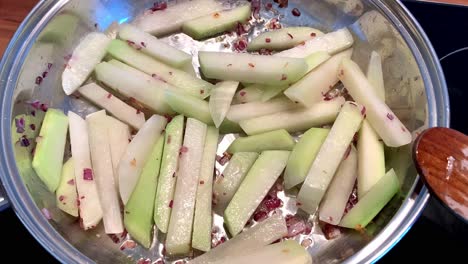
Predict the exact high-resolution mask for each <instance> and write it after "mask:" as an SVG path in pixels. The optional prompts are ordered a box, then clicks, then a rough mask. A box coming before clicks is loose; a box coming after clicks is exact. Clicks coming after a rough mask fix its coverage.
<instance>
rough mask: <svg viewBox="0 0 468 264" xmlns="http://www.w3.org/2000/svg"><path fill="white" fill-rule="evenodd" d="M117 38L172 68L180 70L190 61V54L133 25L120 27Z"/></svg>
mask: <svg viewBox="0 0 468 264" xmlns="http://www.w3.org/2000/svg"><path fill="white" fill-rule="evenodd" d="M119 38H120V39H123V40H126V41H128V42H129V43H130V44H131V45H135V46H136V47H138V48H139V49H140V50H141V52H143V53H145V54H147V55H149V56H151V57H154V58H155V59H157V60H159V61H161V62H164V63H166V64H169V65H170V66H172V67H176V68H181V67H183V66H184V65H186V64H187V63H190V62H191V61H192V56H191V55H190V54H187V53H185V52H183V51H181V50H178V49H176V48H174V47H172V46H171V45H169V44H167V43H165V42H163V41H161V40H159V39H158V38H156V37H154V36H152V35H150V34H148V33H146V32H144V31H142V30H141V29H139V28H137V27H135V26H133V25H129V24H123V25H120V29H119Z"/></svg>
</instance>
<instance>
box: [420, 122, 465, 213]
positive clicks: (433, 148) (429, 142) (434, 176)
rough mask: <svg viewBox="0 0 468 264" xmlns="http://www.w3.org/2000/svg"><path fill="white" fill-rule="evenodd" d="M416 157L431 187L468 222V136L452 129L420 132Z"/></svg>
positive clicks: (434, 192) (438, 128)
mask: <svg viewBox="0 0 468 264" xmlns="http://www.w3.org/2000/svg"><path fill="white" fill-rule="evenodd" d="M413 154H414V155H413V159H414V161H415V163H416V168H417V169H418V172H419V173H420V175H421V176H422V178H423V180H424V182H425V183H426V185H427V186H428V188H429V190H430V191H431V192H432V193H433V194H435V196H436V197H437V198H439V199H440V200H441V201H442V202H443V203H444V204H445V205H446V206H447V207H449V208H450V209H452V210H453V211H454V212H455V213H456V214H457V215H458V216H460V217H461V218H462V219H464V220H465V221H468V137H467V136H466V135H464V134H462V133H460V132H458V131H455V130H453V129H449V128H442V127H436V128H431V129H428V130H426V131H424V132H423V133H421V135H419V137H418V138H417V139H416V142H415V144H414V151H413Z"/></svg>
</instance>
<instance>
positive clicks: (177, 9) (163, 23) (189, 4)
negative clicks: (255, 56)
mask: <svg viewBox="0 0 468 264" xmlns="http://www.w3.org/2000/svg"><path fill="white" fill-rule="evenodd" d="M221 10H223V5H222V3H221V2H218V1H215V0H195V1H186V2H182V3H177V4H175V5H170V6H168V7H167V8H166V9H164V10H157V11H154V12H150V13H147V14H144V15H143V16H141V17H138V18H136V19H135V22H134V24H135V25H136V26H137V27H138V28H140V29H142V30H144V31H146V32H148V33H151V34H153V35H155V36H158V37H159V36H164V35H167V34H169V33H173V32H176V31H180V30H181V29H182V24H183V23H184V22H186V21H189V20H192V19H195V18H197V17H201V16H204V15H208V14H211V13H213V12H215V11H221Z"/></svg>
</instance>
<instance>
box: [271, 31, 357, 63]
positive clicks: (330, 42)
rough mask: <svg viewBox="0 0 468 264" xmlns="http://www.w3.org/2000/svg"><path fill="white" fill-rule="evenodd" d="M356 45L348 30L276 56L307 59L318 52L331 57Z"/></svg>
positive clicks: (307, 42) (320, 38) (329, 34)
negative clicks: (324, 52) (323, 52)
mask: <svg viewBox="0 0 468 264" xmlns="http://www.w3.org/2000/svg"><path fill="white" fill-rule="evenodd" d="M353 43H354V39H353V35H351V32H349V30H348V29H347V28H342V29H339V30H337V31H333V32H330V33H327V34H325V35H323V36H320V37H316V38H314V39H311V40H308V41H306V42H305V43H304V45H298V46H296V47H294V48H292V49H288V50H285V51H282V52H278V53H276V54H274V56H277V57H289V58H305V57H307V56H309V55H311V54H312V53H315V52H318V51H326V52H328V53H329V54H330V55H333V54H335V53H337V52H340V51H342V50H345V49H347V48H349V47H351V46H352V45H353Z"/></svg>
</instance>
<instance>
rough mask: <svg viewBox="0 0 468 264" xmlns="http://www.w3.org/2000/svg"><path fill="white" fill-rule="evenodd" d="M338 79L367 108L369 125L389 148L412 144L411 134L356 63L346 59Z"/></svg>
mask: <svg viewBox="0 0 468 264" xmlns="http://www.w3.org/2000/svg"><path fill="white" fill-rule="evenodd" d="M338 78H339V79H340V80H341V82H342V83H343V85H344V86H345V88H346V89H347V90H348V92H349V94H350V95H351V96H352V97H353V98H354V100H356V102H358V103H360V104H362V105H363V106H365V107H366V110H367V111H366V113H367V120H368V121H369V124H370V125H371V126H372V128H374V129H375V131H376V132H377V134H378V135H379V136H380V138H382V140H383V141H384V143H385V144H386V145H387V146H389V147H400V146H403V145H406V144H409V143H410V142H411V140H412V137H411V133H410V132H409V131H408V129H407V128H406V127H405V125H403V123H401V121H400V120H399V119H398V117H397V116H396V115H395V114H394V113H393V111H392V110H391V109H390V108H389V107H388V106H387V105H386V104H385V102H384V101H382V100H381V99H380V98H379V97H378V96H377V94H376V93H375V92H374V91H375V89H374V87H372V85H371V84H370V83H369V81H368V80H367V78H366V76H365V75H364V73H363V72H362V71H361V69H360V68H359V66H358V65H357V64H356V63H355V62H353V61H351V60H349V59H344V60H343V62H342V63H341V66H340V69H339V71H338Z"/></svg>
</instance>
